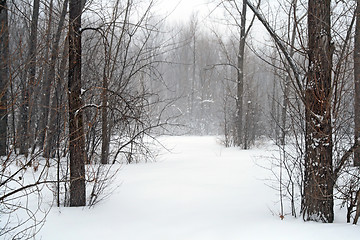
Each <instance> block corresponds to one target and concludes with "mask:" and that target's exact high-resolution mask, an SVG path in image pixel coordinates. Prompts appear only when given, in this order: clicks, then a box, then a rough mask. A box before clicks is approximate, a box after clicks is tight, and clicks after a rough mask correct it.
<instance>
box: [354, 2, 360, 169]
mask: <svg viewBox="0 0 360 240" xmlns="http://www.w3.org/2000/svg"><path fill="white" fill-rule="evenodd" d="M355 14H356V27H355V39H354V81H355V84H354V85H355V96H354V98H355V100H354V101H355V103H354V114H355V116H354V122H355V130H354V135H355V143H357V144H358V143H359V140H360V0H357V7H356V13H355ZM354 166H360V148H359V147H358V148H356V149H355V151H354Z"/></svg>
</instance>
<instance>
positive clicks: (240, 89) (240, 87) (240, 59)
mask: <svg viewBox="0 0 360 240" xmlns="http://www.w3.org/2000/svg"><path fill="white" fill-rule="evenodd" d="M246 9H247V6H246V0H244V1H243V4H242V13H241V23H240V24H241V26H240V42H239V52H238V56H237V96H236V137H237V139H236V145H237V146H241V145H242V144H245V145H246V143H245V142H243V141H246V140H244V138H243V98H244V61H245V38H246Z"/></svg>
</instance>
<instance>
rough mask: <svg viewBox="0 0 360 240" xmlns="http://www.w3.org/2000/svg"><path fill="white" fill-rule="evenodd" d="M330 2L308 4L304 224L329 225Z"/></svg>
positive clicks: (330, 181) (330, 198) (331, 144)
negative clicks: (320, 222) (311, 222)
mask: <svg viewBox="0 0 360 240" xmlns="http://www.w3.org/2000/svg"><path fill="white" fill-rule="evenodd" d="M330 2H331V1H330V0H324V1H317V0H309V2H308V45H309V46H308V48H309V49H308V57H309V66H308V75H307V82H306V90H305V121H306V127H305V129H306V130H305V131H306V133H305V148H306V154H305V173H304V198H303V199H302V211H303V216H304V220H307V221H308V220H309V221H322V222H328V223H331V222H333V220H334V211H333V204H334V201H333V186H334V181H333V166H332V147H333V143H332V122H331V69H332V52H333V49H332V44H331V32H330Z"/></svg>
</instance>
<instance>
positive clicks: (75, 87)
mask: <svg viewBox="0 0 360 240" xmlns="http://www.w3.org/2000/svg"><path fill="white" fill-rule="evenodd" d="M81 6H82V4H81V1H76V0H70V4H69V10H70V16H69V22H70V23H69V73H68V93H69V140H70V206H85V204H86V191H85V139H84V137H85V136H84V126H83V111H82V107H83V102H82V99H81V32H80V28H81V12H82V7H81Z"/></svg>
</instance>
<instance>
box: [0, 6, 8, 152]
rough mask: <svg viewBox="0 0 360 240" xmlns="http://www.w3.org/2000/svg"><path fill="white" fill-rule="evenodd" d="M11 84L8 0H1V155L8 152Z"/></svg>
mask: <svg viewBox="0 0 360 240" xmlns="http://www.w3.org/2000/svg"><path fill="white" fill-rule="evenodd" d="M8 84H9V29H8V13H7V5H6V0H1V1H0V156H4V155H6V153H7V121H8V117H7V86H8Z"/></svg>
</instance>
